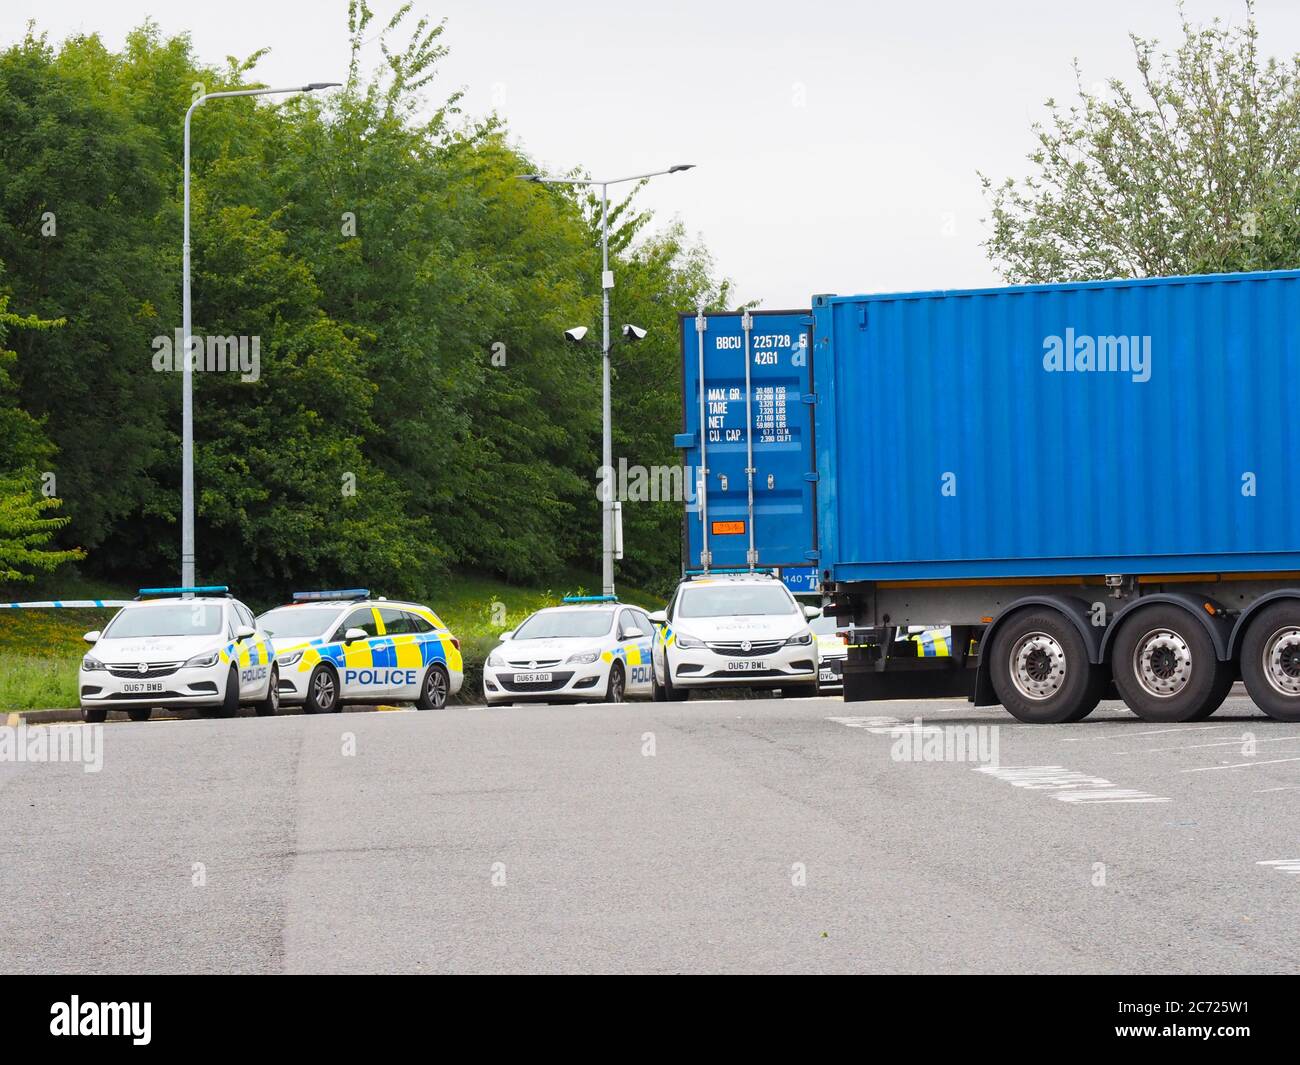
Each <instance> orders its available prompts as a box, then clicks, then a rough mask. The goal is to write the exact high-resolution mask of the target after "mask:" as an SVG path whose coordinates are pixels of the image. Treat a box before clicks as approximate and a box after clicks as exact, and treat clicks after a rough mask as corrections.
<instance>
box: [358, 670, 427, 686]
mask: <svg viewBox="0 0 1300 1065" xmlns="http://www.w3.org/2000/svg"><path fill="white" fill-rule="evenodd" d="M416 672H417V671H416V670H414V669H346V670H344V671H343V683H344V684H360V685H361V686H362V687H366V686H374V687H379V688H403V687H413V686H414V684H415V674H416Z"/></svg>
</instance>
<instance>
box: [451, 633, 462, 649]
mask: <svg viewBox="0 0 1300 1065" xmlns="http://www.w3.org/2000/svg"><path fill="white" fill-rule="evenodd" d="M451 645H452V647H454V648H456V650H457V651H459V650H460V641H459V640H458V639H456V637H455V636H453V637H452V638H451Z"/></svg>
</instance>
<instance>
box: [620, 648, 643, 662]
mask: <svg viewBox="0 0 1300 1065" xmlns="http://www.w3.org/2000/svg"><path fill="white" fill-rule="evenodd" d="M624 653H625V654H626V655H627V664H628V665H629V666H639V665H641V664H642V662H641V648H639V647H629V648H627V649H626V651H625V652H624Z"/></svg>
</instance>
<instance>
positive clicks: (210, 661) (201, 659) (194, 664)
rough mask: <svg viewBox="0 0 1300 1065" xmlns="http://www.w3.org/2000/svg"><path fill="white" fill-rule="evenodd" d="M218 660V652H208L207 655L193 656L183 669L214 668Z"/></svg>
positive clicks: (219, 657) (219, 656) (219, 658)
mask: <svg viewBox="0 0 1300 1065" xmlns="http://www.w3.org/2000/svg"><path fill="white" fill-rule="evenodd" d="M220 660H221V652H220V651H209V652H207V654H202V655H195V656H194V657H193V658H191V659H190V660H189V661H188V662H186V663H185V668H186V669H191V668H194V669H206V668H207V667H208V666H215V665H216V664H217V663H218V662H219V661H220Z"/></svg>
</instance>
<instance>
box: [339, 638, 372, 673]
mask: <svg viewBox="0 0 1300 1065" xmlns="http://www.w3.org/2000/svg"><path fill="white" fill-rule="evenodd" d="M343 664H344V665H345V666H346V667H347V668H348V669H367V668H369V667H370V666H373V665H374V664H375V656H374V653H373V652H372V651H371V650H370V641H369V640H357V641H356V642H355V643H350V644H346V645H344V647H343Z"/></svg>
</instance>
